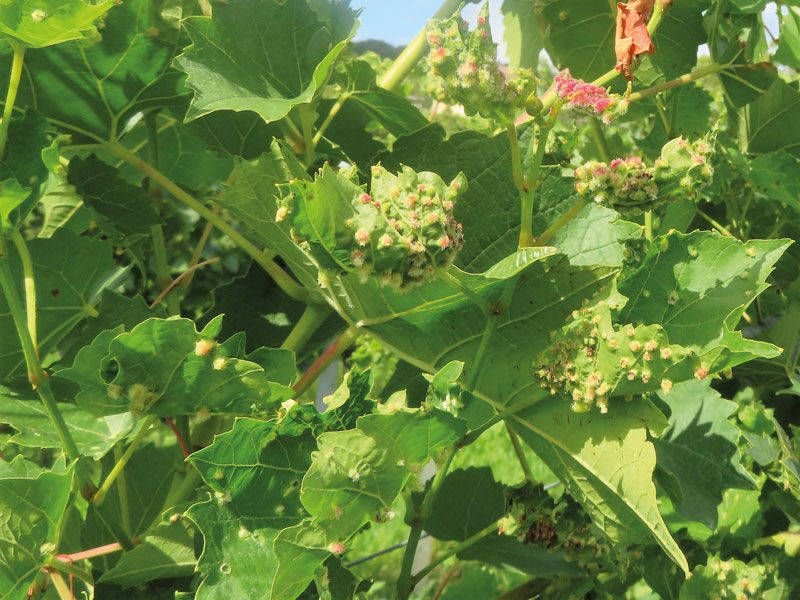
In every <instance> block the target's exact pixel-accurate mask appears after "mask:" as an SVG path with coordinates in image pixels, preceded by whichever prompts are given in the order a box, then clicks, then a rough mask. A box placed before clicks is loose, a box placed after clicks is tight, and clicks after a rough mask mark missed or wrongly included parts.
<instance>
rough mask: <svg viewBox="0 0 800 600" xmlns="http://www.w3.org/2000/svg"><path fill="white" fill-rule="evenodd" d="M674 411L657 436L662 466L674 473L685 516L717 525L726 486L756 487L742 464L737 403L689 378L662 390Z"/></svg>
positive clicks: (678, 503)
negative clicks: (735, 420)
mask: <svg viewBox="0 0 800 600" xmlns="http://www.w3.org/2000/svg"><path fill="white" fill-rule="evenodd" d="M659 397H660V398H661V400H662V401H663V402H664V403H666V404H667V406H669V408H670V410H671V411H672V414H671V415H670V418H669V427H668V428H667V429H666V430H665V431H664V433H663V434H662V435H661V437H659V438H656V439H654V440H653V445H654V446H655V448H656V456H657V459H658V466H659V468H661V469H664V470H665V471H667V472H668V473H669V474H670V475H672V476H673V477H675V478H676V480H677V481H678V484H679V485H680V493H681V497H680V498H673V504H674V506H675V509H676V510H677V511H678V513H679V514H680V515H681V516H682V517H684V518H685V519H690V520H693V521H700V522H701V523H703V524H705V525H708V527H710V528H711V529H716V526H717V505H718V504H719V503H720V502H722V493H723V492H724V491H725V490H726V489H728V488H739V489H745V490H749V489H755V482H754V481H753V479H752V477H751V476H750V475H749V474H748V473H747V471H746V470H745V469H744V468H743V467H742V466H741V464H740V460H741V455H740V454H739V447H738V440H739V430H738V429H737V428H736V427H735V426H733V425H732V424H731V423H730V422H729V421H728V417H729V416H730V414H731V413H732V412H733V411H734V410H735V409H736V404H734V403H733V402H730V401H728V400H724V399H723V398H722V397H721V396H720V395H719V394H718V393H717V392H716V391H714V390H713V389H711V387H709V385H708V383H707V382H705V381H689V382H686V383H683V384H681V385H677V386H675V388H674V389H673V390H672V391H671V392H670V393H669V394H664V393H660V394H659Z"/></svg>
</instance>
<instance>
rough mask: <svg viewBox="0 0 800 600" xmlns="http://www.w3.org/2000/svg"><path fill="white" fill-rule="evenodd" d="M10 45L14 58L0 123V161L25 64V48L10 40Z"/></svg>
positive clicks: (4, 148)
mask: <svg viewBox="0 0 800 600" xmlns="http://www.w3.org/2000/svg"><path fill="white" fill-rule="evenodd" d="M8 43H9V44H10V45H11V47H12V48H13V50H14V58H13V59H12V62H11V75H10V76H9V78H8V92H7V93H6V103H5V106H4V107H3V120H2V121H0V159H2V158H3V154H4V153H5V150H6V142H7V141H8V127H9V125H11V113H12V111H13V110H14V103H15V102H16V101H17V91H19V80H20V78H21V77H22V65H23V63H24V62H25V46H23V45H22V44H19V43H15V42H12V41H10V40H9V41H8Z"/></svg>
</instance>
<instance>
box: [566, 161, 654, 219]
mask: <svg viewBox="0 0 800 600" xmlns="http://www.w3.org/2000/svg"><path fill="white" fill-rule="evenodd" d="M575 190H576V191H577V192H578V194H580V195H581V196H584V195H591V196H592V198H593V200H594V201H595V202H597V203H598V204H608V205H610V206H613V207H614V208H617V209H620V208H642V207H648V206H651V205H652V204H653V203H655V202H656V200H657V198H658V191H659V189H658V185H657V184H656V183H655V182H654V180H653V172H652V170H651V169H649V168H647V166H646V165H645V164H644V161H642V159H641V157H639V156H632V157H629V158H625V159H622V158H617V159H614V160H612V161H611V162H610V163H609V164H606V163H604V162H599V161H590V162H588V163H586V164H585V165H582V166H580V167H578V168H577V169H575Z"/></svg>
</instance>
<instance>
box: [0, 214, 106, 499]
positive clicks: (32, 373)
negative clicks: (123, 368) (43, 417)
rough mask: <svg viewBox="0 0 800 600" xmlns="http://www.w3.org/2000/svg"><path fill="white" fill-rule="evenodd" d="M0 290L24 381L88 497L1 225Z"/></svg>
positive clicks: (85, 479) (89, 490)
mask: <svg viewBox="0 0 800 600" xmlns="http://www.w3.org/2000/svg"><path fill="white" fill-rule="evenodd" d="M0 289H2V291H3V295H4V296H5V298H6V303H7V304H8V307H9V311H10V312H11V318H12V320H13V321H14V327H15V328H16V330H17V335H18V336H19V340H20V344H21V345H22V354H23V356H24V357H25V364H26V366H27V368H28V380H29V381H30V383H31V387H32V388H33V389H34V390H35V391H36V393H37V395H38V396H39V399H40V400H41V401H42V404H43V405H44V409H45V412H46V413H47V416H48V417H49V418H50V421H51V422H52V423H53V426H54V427H55V429H56V433H57V434H58V439H59V440H60V441H61V448H62V449H63V451H64V455H65V456H66V457H67V460H68V461H73V460H74V461H76V464H75V476H76V478H77V480H78V485H79V487H80V491H81V494H82V495H83V496H84V497H89V496H90V495H91V494H92V493H94V489H95V488H94V484H93V483H92V480H91V478H90V477H89V473H88V471H87V470H86V465H85V463H84V461H83V457H82V456H81V453H80V452H79V451H78V446H77V445H76V444H75V440H74V439H72V434H71V433H70V431H69V426H67V423H66V421H64V415H62V414H61V409H59V408H58V403H57V402H56V399H55V396H54V395H53V390H52V389H51V387H50V379H49V378H48V377H47V374H46V373H45V372H44V369H42V364H41V362H39V357H38V355H37V353H36V347H35V346H34V344H33V340H32V339H31V334H30V332H29V331H28V327H27V323H26V318H25V312H24V310H23V308H22V303H21V302H20V299H19V295H18V293H17V286H16V284H15V283H14V275H13V273H12V272H11V267H10V266H9V264H8V247H7V246H6V240H5V236H4V235H3V230H2V227H0Z"/></svg>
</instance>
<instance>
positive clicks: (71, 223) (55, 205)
mask: <svg viewBox="0 0 800 600" xmlns="http://www.w3.org/2000/svg"><path fill="white" fill-rule="evenodd" d="M48 188H49V189H48V190H47V191H46V192H45V193H44V195H43V196H42V199H41V200H40V202H41V205H42V208H43V209H44V223H43V224H42V228H41V230H40V231H39V235H38V237H42V238H47V237H52V235H53V234H54V233H55V232H56V231H57V230H58V229H60V228H62V227H63V228H65V229H69V230H70V231H72V232H73V233H77V234H79V235H80V234H81V233H83V232H84V231H86V230H87V229H89V227H90V226H91V222H92V213H91V211H90V210H89V209H88V208H86V207H85V206H84V205H83V200H81V198H80V197H79V196H78V194H76V193H75V188H74V187H72V186H71V185H69V184H68V183H67V182H66V181H65V180H63V179H60V180H59V182H58V183H57V184H55V185H52V186H48Z"/></svg>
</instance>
